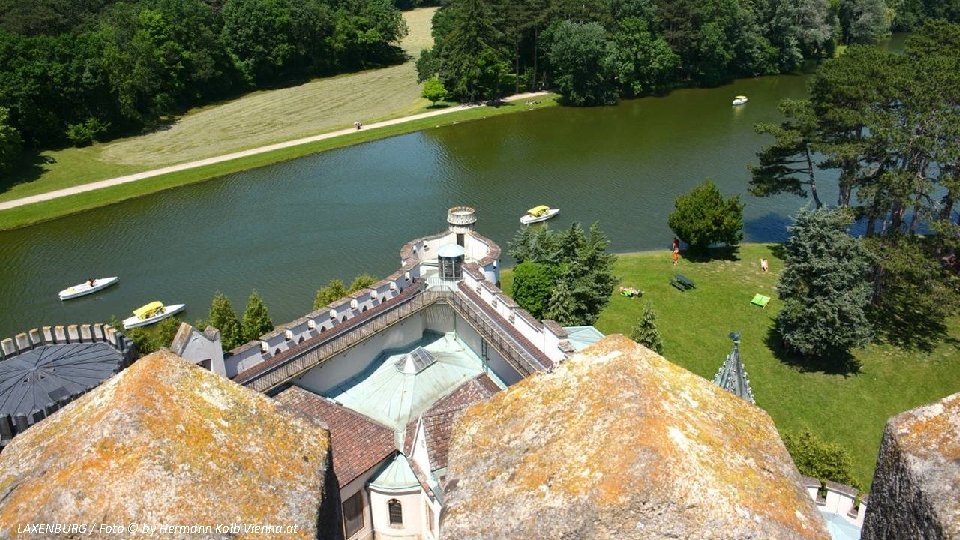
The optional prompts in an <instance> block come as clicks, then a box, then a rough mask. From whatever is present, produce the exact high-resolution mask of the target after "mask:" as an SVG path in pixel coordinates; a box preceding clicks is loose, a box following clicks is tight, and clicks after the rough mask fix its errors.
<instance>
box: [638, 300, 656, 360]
mask: <svg viewBox="0 0 960 540" xmlns="http://www.w3.org/2000/svg"><path fill="white" fill-rule="evenodd" d="M630 339H632V340H634V341H636V342H637V343H639V344H641V345H643V346H644V347H646V348H648V349H650V350H651V351H653V352H655V353H657V354H663V341H662V340H661V338H660V330H658V329H657V316H656V315H655V314H654V313H653V304H651V303H650V302H647V303H646V304H644V306H643V315H641V316H640V319H639V320H638V321H637V324H636V326H634V327H633V329H631V330H630Z"/></svg>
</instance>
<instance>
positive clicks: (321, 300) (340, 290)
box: [313, 279, 347, 309]
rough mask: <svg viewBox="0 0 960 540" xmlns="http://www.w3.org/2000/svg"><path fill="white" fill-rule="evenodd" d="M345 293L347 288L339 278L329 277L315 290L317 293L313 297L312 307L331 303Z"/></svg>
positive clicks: (316, 307) (317, 307) (315, 307)
mask: <svg viewBox="0 0 960 540" xmlns="http://www.w3.org/2000/svg"><path fill="white" fill-rule="evenodd" d="M346 295H347V288H346V287H345V286H344V285H343V282H342V281H340V280H339V279H331V280H330V281H328V282H327V284H326V285H325V286H323V287H320V289H318V290H317V295H316V297H315V298H314V299H313V309H320V308H322V307H324V306H327V305H329V304H332V303H333V302H336V301H337V300H339V299H341V298H343V297H344V296H346Z"/></svg>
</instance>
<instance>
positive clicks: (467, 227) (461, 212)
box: [447, 206, 477, 247]
mask: <svg viewBox="0 0 960 540" xmlns="http://www.w3.org/2000/svg"><path fill="white" fill-rule="evenodd" d="M476 222H477V211H476V210H474V209H473V208H471V207H469V206H454V207H453V208H451V209H449V210H447V223H448V224H450V232H452V233H456V235H457V245H458V246H461V247H463V236H464V235H465V234H467V233H468V232H470V231H472V230H473V226H474V224H475V223H476Z"/></svg>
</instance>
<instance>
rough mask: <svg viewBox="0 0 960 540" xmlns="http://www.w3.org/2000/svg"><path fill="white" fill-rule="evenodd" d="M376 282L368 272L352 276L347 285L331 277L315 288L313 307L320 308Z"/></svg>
mask: <svg viewBox="0 0 960 540" xmlns="http://www.w3.org/2000/svg"><path fill="white" fill-rule="evenodd" d="M376 282H377V278H376V277H374V276H371V275H370V274H360V275H358V276H357V277H355V278H353V281H352V282H351V283H350V286H349V287H346V286H344V284H343V281H340V280H339V279H331V280H330V281H328V282H327V284H326V285H325V286H323V287H320V288H319V289H318V290H317V295H316V297H314V299H313V309H320V308H322V307H324V306H327V305H329V304H331V303H333V302H336V301H337V300H340V299H341V298H343V297H345V296H347V295H348V294H352V293H355V292H357V291H359V290H360V289H365V288H367V287H369V286H371V285H373V284H374V283H376Z"/></svg>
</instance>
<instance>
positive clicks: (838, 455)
mask: <svg viewBox="0 0 960 540" xmlns="http://www.w3.org/2000/svg"><path fill="white" fill-rule="evenodd" d="M783 444H784V446H786V447H787V451H788V452H790V457H792V458H793V462H794V463H795V464H796V465H797V469H799V470H800V474H803V475H805V476H809V477H811V478H816V479H817V480H820V481H827V480H829V481H831V482H838V483H841V484H847V485H852V486H857V481H856V479H854V477H853V473H852V470H853V465H852V460H851V458H850V452H848V451H847V450H846V449H845V448H843V447H842V446H840V445H838V444H836V443H829V442H826V441H824V440H823V439H821V438H820V437H818V436H817V435H815V434H814V433H813V432H811V431H810V430H809V429H804V430H802V431H800V432H796V433H784V434H783ZM858 487H859V486H858Z"/></svg>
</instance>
